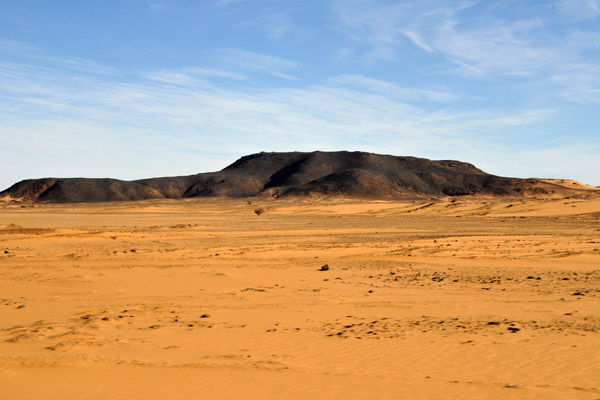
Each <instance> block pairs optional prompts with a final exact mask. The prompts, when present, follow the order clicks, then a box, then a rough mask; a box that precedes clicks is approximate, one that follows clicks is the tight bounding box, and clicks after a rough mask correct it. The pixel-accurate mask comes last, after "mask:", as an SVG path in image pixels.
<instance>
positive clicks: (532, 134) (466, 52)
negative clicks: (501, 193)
mask: <svg viewBox="0 0 600 400" xmlns="http://www.w3.org/2000/svg"><path fill="white" fill-rule="evenodd" d="M0 119H1V120H2V123H0V139H1V143H2V166H3V168H2V169H1V170H0V188H6V187H8V186H10V185H11V184H13V183H15V182H17V181H19V180H21V179H26V178H39V177H47V176H60V177H67V176H86V177H115V178H120V179H137V178H144V177H153V176H168V175H189V174H194V173H198V172H207V171H214V170H219V169H221V168H223V167H225V166H226V165H228V164H230V163H231V162H233V161H234V160H235V159H237V158H239V157H240V156H242V155H245V154H249V153H254V152H259V151H312V150H322V151H327V150H361V151H372V152H378V153H386V154H394V155H412V156H418V157H426V158H431V159H458V160H462V161H468V162H471V163H473V164H475V165H477V166H478V167H480V168H482V169H483V170H485V171H487V172H490V173H494V174H497V175H503V176H516V177H532V176H537V177H552V178H573V179H577V180H580V181H582V182H584V183H588V184H593V185H600V172H598V171H600V0H557V1H551V0H545V1H533V0H531V1H530V0H518V1H510V0H504V1H461V0H457V1H454V0H445V1H441V0H419V1H410V0H408V1H382V0H344V1H341V0H340V1H336V0H331V1H306V0H304V1H294V0H287V1H272V0H206V1H184V0H172V1H166V0H164V1H151V0H118V1H116V0H115V1H111V0H104V1H101V2H100V1H96V2H91V1H79V0H73V1H45V0H39V1H33V0H18V1H17V0H15V1H10V0H0Z"/></svg>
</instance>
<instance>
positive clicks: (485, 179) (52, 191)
mask: <svg viewBox="0 0 600 400" xmlns="http://www.w3.org/2000/svg"><path fill="white" fill-rule="evenodd" d="M580 192H582V191H580V190H578V189H576V188H573V189H568V188H565V187H564V186H561V185H557V184H554V183H552V182H549V181H545V180H541V179H535V178H532V179H518V178H504V177H500V176H495V175H491V174H488V173H485V172H483V171H481V170H480V169H478V168H476V167H475V166H473V165H471V164H469V163H465V162H460V161H449V160H441V161H432V160H428V159H424V158H416V157H398V156H391V155H380V154H372V153H364V152H346V151H339V152H319V151H317V152H310V153H302V152H290V153H264V152H263V153H258V154H252V155H248V156H245V157H242V158H240V159H239V160H237V161H236V162H234V163H233V164H231V165H230V166H228V167H226V168H225V169H223V170H221V171H218V172H208V173H200V174H196V175H190V176H179V177H165V178H151V179H141V180H136V181H122V180H118V179H107V178H105V179H92V178H43V179H29V180H24V181H21V182H18V183H16V184H14V185H13V186H11V187H10V188H8V189H6V190H4V191H3V192H0V198H5V199H14V200H20V201H32V202H41V203H74V202H103V201H126V200H144V199H163V198H168V199H180V198H190V197H208V196H226V197H237V198H241V197H251V196H268V197H272V198H276V197H284V196H286V197H289V196H319V197H321V196H337V197H351V198H365V199H384V200H392V199H407V198H423V197H445V196H466V195H488V196H525V195H536V196H544V195H577V194H580ZM588 193H589V191H588Z"/></svg>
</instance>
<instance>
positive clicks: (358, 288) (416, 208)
mask: <svg viewBox="0 0 600 400" xmlns="http://www.w3.org/2000/svg"><path fill="white" fill-rule="evenodd" d="M256 206H262V207H263V208H264V209H265V213H264V214H262V215H260V216H257V215H256V214H255V213H254V212H253V210H254V208H255V207H256ZM325 264H327V265H328V266H329V270H328V271H320V268H321V267H322V266H323V265H325ZM456 398H462V399H561V400H562V399H600V200H576V199H553V200H537V201H536V200H497V199H478V200H473V199H471V200H469V199H461V200H458V201H454V202H453V201H442V202H426V201H417V202H412V201H406V202H357V201H343V200H338V201H327V202H324V201H321V202H319V201H316V200H314V201H298V200H297V201H286V200H253V204H248V203H247V202H246V201H245V200H224V199H209V200H207V199H198V200H178V201H146V202H136V203H110V204H79V205H44V206H35V207H31V206H20V205H14V204H5V205H3V206H0V399H2V400H13V399H14V400H17V399H18V400H26V399H456Z"/></svg>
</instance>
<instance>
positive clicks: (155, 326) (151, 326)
mask: <svg viewBox="0 0 600 400" xmlns="http://www.w3.org/2000/svg"><path fill="white" fill-rule="evenodd" d="M148 328H150V329H158V328H160V325H150V326H149V327H148Z"/></svg>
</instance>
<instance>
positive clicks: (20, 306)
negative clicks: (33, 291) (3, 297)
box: [17, 304, 25, 308]
mask: <svg viewBox="0 0 600 400" xmlns="http://www.w3.org/2000/svg"><path fill="white" fill-rule="evenodd" d="M17 308H25V304H20V305H18V306H17Z"/></svg>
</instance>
